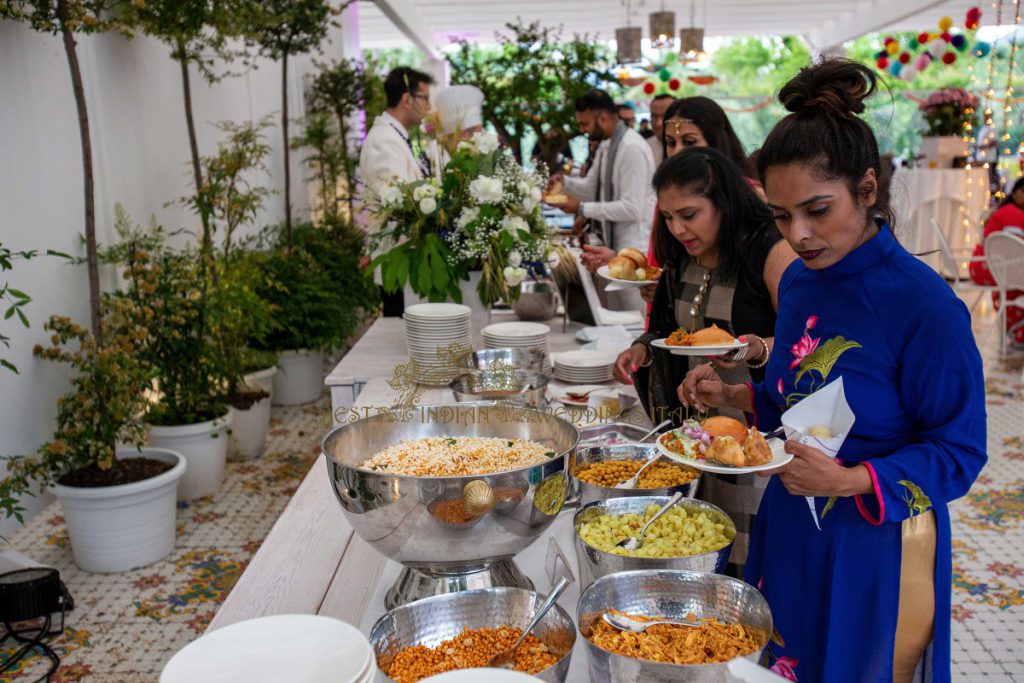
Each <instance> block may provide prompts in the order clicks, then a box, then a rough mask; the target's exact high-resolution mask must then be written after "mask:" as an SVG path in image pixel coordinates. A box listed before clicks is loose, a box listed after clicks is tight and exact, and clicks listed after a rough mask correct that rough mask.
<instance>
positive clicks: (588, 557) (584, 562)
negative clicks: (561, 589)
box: [572, 496, 736, 586]
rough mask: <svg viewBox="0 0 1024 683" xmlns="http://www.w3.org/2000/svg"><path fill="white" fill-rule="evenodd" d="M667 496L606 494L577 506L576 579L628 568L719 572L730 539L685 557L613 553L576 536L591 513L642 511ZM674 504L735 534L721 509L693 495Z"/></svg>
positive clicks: (585, 579)
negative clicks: (704, 515)
mask: <svg viewBox="0 0 1024 683" xmlns="http://www.w3.org/2000/svg"><path fill="white" fill-rule="evenodd" d="M669 498H670V496H637V497H633V498H609V499H607V500H598V501H594V502H593V503H590V504H588V505H585V506H583V507H582V508H580V509H579V510H578V511H577V512H576V515H575V516H574V517H573V520H572V521H573V529H575V530H576V534H575V543H574V545H575V548H576V560H577V562H578V563H579V567H580V583H581V585H583V586H589V585H590V584H591V583H593V582H594V581H595V580H597V579H600V578H601V577H603V576H608V575H609V574H614V573H616V572H623V571H630V570H635V569H686V570H690V571H698V572H711V573H716V574H718V573H721V572H723V571H725V566H726V564H727V563H728V562H729V553H730V552H731V551H732V543H731V542H730V543H729V544H728V545H726V546H724V547H722V548H719V549H718V550H713V551H711V552H709V553H702V554H700V555H688V556H686V557H628V556H625V555H616V554H614V553H609V552H605V551H604V550H598V549H597V548H595V547H594V546H592V545H590V544H588V543H586V542H585V541H584V540H583V539H582V538H580V536H579V529H580V525H581V524H583V523H584V522H585V521H587V520H588V519H590V518H591V517H597V516H599V515H625V514H630V513H633V514H641V515H642V514H643V513H644V511H645V510H646V509H647V506H648V505H657V506H658V507H661V506H662V505H664V504H665V503H667V502H668V500H669ZM676 507H681V508H685V509H686V511H687V513H691V512H692V513H700V512H704V513H706V514H707V515H709V516H710V517H711V518H712V519H717V520H718V521H719V522H720V523H721V524H724V525H725V526H726V528H727V535H728V534H729V531H728V530H731V535H732V537H733V538H735V537H736V524H734V523H733V521H732V520H731V519H730V518H729V515H727V514H725V512H723V511H722V510H721V508H718V507H716V506H714V505H712V504H711V503H708V502H705V501H703V500H696V499H693V498H690V499H686V500H683V501H682V502H680V503H679V504H678V505H677V506H676Z"/></svg>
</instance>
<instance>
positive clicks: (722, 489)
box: [615, 148, 796, 576]
mask: <svg viewBox="0 0 1024 683" xmlns="http://www.w3.org/2000/svg"><path fill="white" fill-rule="evenodd" d="M654 189H655V191H656V192H657V193H658V207H659V214H660V216H659V221H658V225H657V226H656V227H655V234H654V250H655V256H656V258H657V259H658V262H659V263H661V264H662V265H663V268H664V272H663V273H662V276H661V278H660V280H659V282H658V288H657V291H656V292H655V295H654V301H653V302H652V305H651V318H650V326H649V328H648V331H647V333H646V334H644V335H642V336H641V337H639V338H638V339H637V340H636V341H635V342H634V343H633V346H631V347H630V348H629V349H627V350H626V351H623V352H622V353H621V354H620V355H619V357H618V359H617V361H616V364H615V370H616V375H617V376H618V378H619V379H620V380H622V381H626V382H630V381H632V380H631V377H632V375H633V373H635V372H636V371H637V370H638V369H639V368H641V367H645V366H650V386H649V387H648V389H647V392H646V394H647V395H646V396H641V400H643V401H644V402H645V405H646V406H647V409H648V413H649V414H650V416H651V419H652V420H653V421H654V422H655V423H658V422H661V421H662V420H664V419H668V418H671V419H672V421H673V423H674V424H677V425H678V424H679V423H681V422H682V420H683V419H684V418H685V416H686V413H685V410H684V409H683V407H682V403H681V402H680V400H679V396H678V393H677V392H678V388H679V387H680V385H681V384H682V381H683V379H684V378H685V376H686V373H687V372H688V371H689V370H690V368H691V367H693V366H695V365H697V364H699V363H702V362H707V359H702V358H699V357H688V356H674V355H671V354H670V353H668V352H667V351H663V350H660V349H655V348H653V347H652V346H651V341H653V340H655V339H660V338H664V337H667V336H668V335H669V334H671V333H672V332H674V331H675V330H677V329H679V328H683V329H685V330H687V331H690V332H693V331H696V330H700V329H703V328H705V327H708V326H710V325H712V324H715V325H718V327H720V328H722V329H723V330H727V331H728V332H730V333H731V334H732V335H733V336H734V337H739V338H741V339H744V340H745V341H747V342H748V344H747V347H746V349H745V350H744V351H743V352H741V355H740V357H738V358H731V359H728V360H723V359H713V360H712V361H711V362H713V363H715V364H716V365H718V366H719V367H720V368H721V372H720V374H721V375H722V376H723V377H728V378H729V379H728V380H727V381H728V382H730V383H742V382H750V381H751V380H753V381H758V380H760V379H762V378H763V376H764V370H763V368H764V366H765V364H766V363H767V362H768V354H769V353H770V352H771V346H772V337H773V334H774V331H775V311H776V309H777V307H778V286H779V280H780V279H781V278H782V273H783V271H785V269H786V268H787V267H788V266H789V264H790V263H792V262H793V261H794V260H795V259H796V254H794V253H793V251H792V249H790V247H789V246H788V244H787V243H786V241H785V240H783V239H782V236H781V235H780V234H779V232H778V230H777V229H776V228H775V224H774V222H773V221H772V216H771V213H770V212H769V210H768V208H767V207H766V206H765V205H764V204H763V203H762V202H761V201H760V200H759V199H758V198H757V196H756V195H755V194H754V190H753V189H752V188H751V187H750V185H749V184H748V182H747V181H746V179H745V178H744V175H743V172H742V171H741V170H740V168H739V167H738V166H737V165H736V164H735V163H734V162H732V161H731V160H730V159H728V158H727V157H726V156H725V155H723V154H722V153H720V152H718V151H717V150H715V149H712V148H694V149H688V150H686V151H683V152H681V153H679V154H677V155H675V156H673V157H671V158H669V159H666V160H665V162H664V163H663V164H662V165H661V166H660V167H659V168H658V171H657V173H655V175H654ZM723 412H724V413H725V414H728V412H727V411H723ZM731 416H732V417H735V418H737V419H739V420H740V421H744V416H743V415H742V414H734V415H731ZM694 417H696V415H694ZM702 479H703V482H704V483H703V484H702V489H701V497H702V498H705V499H707V500H708V501H710V502H712V503H714V504H715V505H717V506H719V507H720V508H722V509H723V510H725V511H726V512H727V513H728V514H729V516H730V517H732V518H733V520H734V521H735V522H736V528H737V538H736V542H735V544H734V546H733V551H732V556H731V557H730V573H736V572H740V573H739V574H738V575H740V576H742V572H741V570H742V565H743V564H744V562H745V561H746V554H747V537H748V534H749V532H750V528H751V526H752V523H753V518H754V515H755V514H756V512H757V506H758V504H759V503H760V499H761V493H762V492H763V490H764V486H765V484H766V483H767V482H766V480H765V479H762V478H759V477H757V476H756V475H752V474H740V475H717V474H709V473H706V474H704V475H703V477H702Z"/></svg>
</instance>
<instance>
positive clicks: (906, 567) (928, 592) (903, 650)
mask: <svg viewBox="0 0 1024 683" xmlns="http://www.w3.org/2000/svg"><path fill="white" fill-rule="evenodd" d="M935 539H936V530H935V512H934V511H933V510H929V511H928V512H925V513H922V514H920V515H915V516H914V517H911V518H910V519H908V520H906V521H904V522H903V559H902V563H901V564H900V606H899V616H898V617H897V620H896V641H895V646H894V648H893V663H892V680H893V682H894V683H911V681H912V680H913V678H914V671H915V670H916V669H917V665H918V663H919V662H920V661H921V658H922V657H923V656H924V653H925V650H927V649H928V645H929V643H931V642H932V632H933V631H934V627H935Z"/></svg>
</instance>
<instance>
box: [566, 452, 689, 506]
mask: <svg viewBox="0 0 1024 683" xmlns="http://www.w3.org/2000/svg"><path fill="white" fill-rule="evenodd" d="M658 455H659V451H658V447H657V446H655V445H654V444H622V445H617V446H591V447H589V448H580V449H579V450H577V451H576V453H575V454H574V455H571V456H570V457H569V474H570V475H571V476H572V485H573V491H574V493H575V494H576V495H575V498H576V500H574V504H576V505H579V506H580V507H583V506H584V505H587V504H589V503H593V502H594V501H596V500H607V499H609V498H633V497H636V496H671V495H672V494H673V493H675V492H676V491H682V493H683V495H684V496H686V497H687V498H693V497H694V496H695V495H696V494H697V487H698V486H699V485H700V470H697V469H694V468H692V467H687V466H686V465H680V464H679V463H673V464H676V465H678V466H679V467H681V468H683V469H684V470H686V471H687V472H692V473H693V474H695V475H696V476H695V477H694V479H692V480H690V481H688V482H686V483H685V484H679V485H678V486H671V487H669V488H660V489H641V488H636V489H617V488H615V487H611V486H598V485H597V484H589V483H587V482H585V481H582V480H580V479H577V478H576V473H577V472H578V471H579V470H580V469H581V468H582V467H585V466H586V465H590V464H593V463H595V462H604V461H605V460H642V461H647V460H650V459H651V458H654V457H658ZM662 460H663V461H664V462H667V463H671V462H672V461H671V460H669V459H668V458H662Z"/></svg>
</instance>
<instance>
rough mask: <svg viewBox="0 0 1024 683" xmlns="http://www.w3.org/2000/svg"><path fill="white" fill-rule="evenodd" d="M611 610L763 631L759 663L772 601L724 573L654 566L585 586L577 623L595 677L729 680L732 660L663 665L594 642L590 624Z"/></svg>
mask: <svg viewBox="0 0 1024 683" xmlns="http://www.w3.org/2000/svg"><path fill="white" fill-rule="evenodd" d="M609 610H618V611H620V612H623V613H626V614H638V615H643V616H649V617H669V618H672V619H683V618H685V617H686V615H688V614H693V615H694V616H695V617H697V618H698V619H703V618H706V617H714V618H715V619H717V620H718V621H721V622H724V623H731V624H741V625H743V626H744V627H747V628H750V629H755V630H756V631H758V632H759V634H760V636H761V637H760V638H759V639H758V643H759V644H760V647H759V649H758V650H757V651H756V652H754V653H752V654H750V655H747V657H746V659H749V660H751V661H753V662H756V661H757V660H758V659H759V658H760V656H761V653H762V652H763V651H764V648H765V646H767V645H768V639H769V638H770V636H771V633H772V614H771V610H770V609H769V608H768V601H767V600H765V599H764V596H762V595H761V594H760V593H759V592H758V591H757V590H756V589H755V588H754V587H753V586H751V585H749V584H746V583H744V582H742V581H740V580H739V579H734V578H732V577H729V576H723V575H721V574H706V573H703V572H694V571H684V570H677V569H655V570H643V571H628V572H619V573H617V574H611V575H609V576H605V577H604V578H601V579H598V580H597V581H595V582H594V583H593V584H592V585H591V586H590V587H589V588H587V589H586V590H585V591H583V594H582V595H581V596H580V601H579V604H578V606H577V609H576V623H577V624H578V625H579V629H580V633H581V634H582V635H583V637H584V643H585V647H586V650H587V660H588V662H589V664H590V680H591V681H592V682H593V683H611V682H613V681H614V682H615V683H633V682H636V683H640V682H642V683H659V682H662V681H664V682H666V683H667V682H669V681H672V682H678V681H684V682H686V683H727V681H732V680H735V679H734V678H732V677H730V676H729V674H728V671H727V665H728V662H721V663H716V664H662V663H658V662H654V661H650V660H642V659H633V658H631V657H626V656H623V655H617V654H612V653H610V652H607V651H606V650H602V649H601V648H599V647H597V646H596V645H594V644H593V643H592V642H591V641H590V639H589V636H590V633H591V627H592V626H593V625H594V623H595V622H596V621H597V620H598V619H600V618H601V615H602V614H604V613H605V612H607V611H609Z"/></svg>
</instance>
